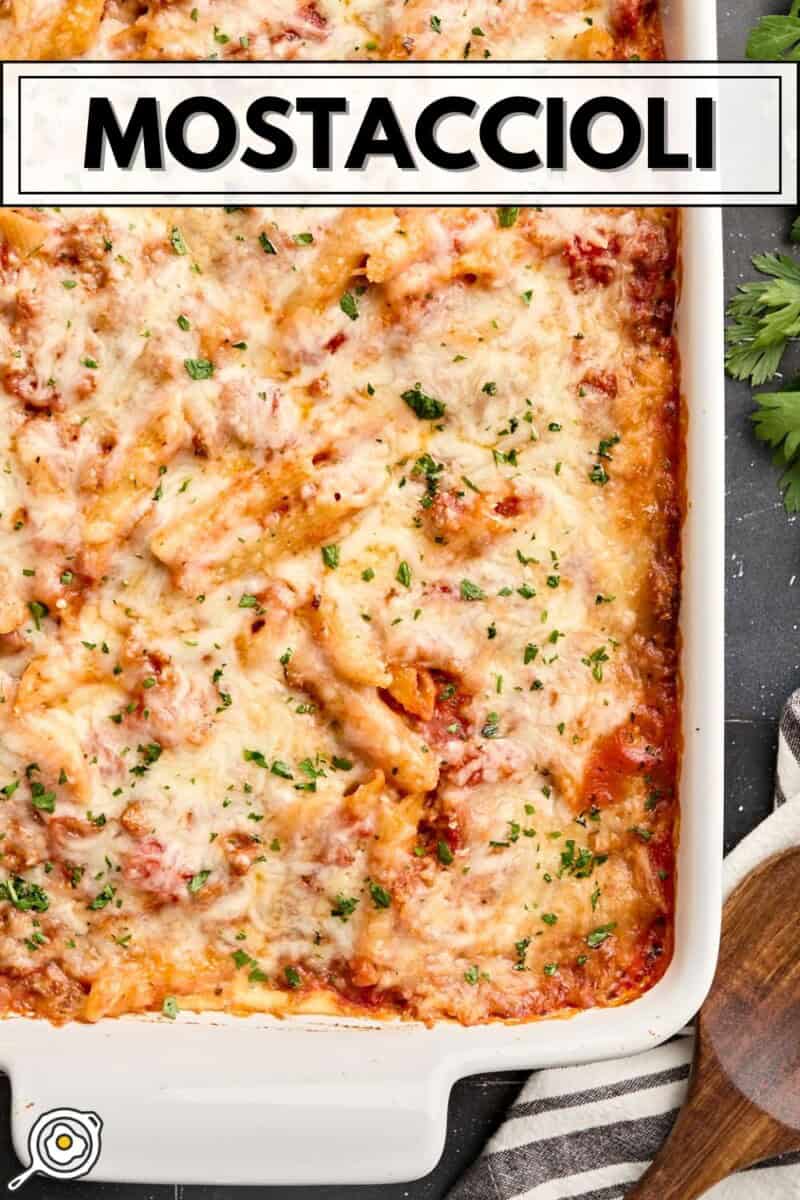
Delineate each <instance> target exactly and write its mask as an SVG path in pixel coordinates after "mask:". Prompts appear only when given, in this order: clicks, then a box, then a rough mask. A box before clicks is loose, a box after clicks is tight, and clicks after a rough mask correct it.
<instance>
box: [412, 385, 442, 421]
mask: <svg viewBox="0 0 800 1200" xmlns="http://www.w3.org/2000/svg"><path fill="white" fill-rule="evenodd" d="M402 399H403V400H405V402H406V404H407V405H408V407H409V408H410V409H411V411H412V412H413V413H414V414H415V416H417V417H419V419H420V420H421V421H438V420H439V418H440V417H443V416H444V414H445V406H444V404H443V403H442V401H441V400H437V399H435V397H433V396H429V395H428V393H427V392H423V390H422V385H421V384H419V383H415V384H414V386H413V388H411V389H409V391H407V392H403V393H402Z"/></svg>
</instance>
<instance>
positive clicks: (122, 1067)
mask: <svg viewBox="0 0 800 1200" xmlns="http://www.w3.org/2000/svg"><path fill="white" fill-rule="evenodd" d="M667 22H668V37H669V43H668V44H669V48H670V54H671V56H672V57H674V58H688V57H693V58H697V59H711V58H713V57H714V56H715V53H716V39H715V26H714V17H713V4H711V3H709V2H706V3H702V4H700V3H697V0H671V2H670V3H669V4H668V9H667ZM682 260H683V284H682V295H681V301H680V307H679V316H678V339H679V345H680V351H681V359H682V389H683V392H684V395H685V397H686V403H687V408H688V413H689V420H688V475H687V491H688V496H689V507H688V512H687V519H686V525H685V539H684V556H685V558H684V577H683V605H682V655H683V661H682V676H683V686H684V694H683V735H684V755H683V767H682V780H681V808H682V828H681V844H680V853H679V860H678V869H679V888H678V907H677V927H676V950H675V956H674V959H673V961H672V963H671V965H670V967H669V969H668V971H667V973H666V975H665V976H664V978H663V979H662V980H661V981H660V982H659V983H658V984H657V985H656V987H654V988H653V989H652V990H651V991H650V992H648V993H646V994H645V995H644V996H642V997H641V998H640V999H638V1000H635V1001H633V1002H632V1003H630V1004H628V1005H625V1006H623V1007H619V1008H613V1009H605V1010H596V1011H590V1012H586V1013H582V1014H579V1015H577V1016H575V1017H573V1018H571V1019H568V1020H547V1021H542V1022H538V1023H532V1024H528V1025H521V1026H505V1025H492V1026H485V1027H480V1028H472V1029H465V1028H461V1027H458V1026H451V1025H444V1024H443V1025H439V1026H437V1027H435V1028H433V1029H426V1028H423V1027H421V1026H419V1025H415V1024H410V1023H393V1024H387V1025H380V1026H379V1025H374V1024H371V1023H369V1022H365V1021H351V1022H342V1021H338V1020H334V1019H325V1018H318V1019H313V1020H312V1019H299V1018H298V1019H290V1020H287V1021H283V1022H280V1021H275V1020H271V1019H269V1018H266V1017H256V1018H250V1019H246V1020H245V1019H237V1018H226V1017H220V1016H217V1015H213V1016H209V1017H202V1018H201V1017H192V1016H191V1015H189V1014H184V1015H182V1016H181V1017H180V1018H179V1019H178V1020H177V1021H176V1022H168V1021H164V1020H163V1019H152V1020H151V1019H138V1018H132V1019H124V1020H119V1021H104V1022H101V1023H99V1024H98V1025H94V1026H80V1025H73V1026H68V1027H66V1028H63V1029H55V1028H53V1027H52V1026H50V1025H49V1024H48V1023H47V1022H36V1021H27V1020H23V1019H11V1020H8V1021H6V1022H3V1023H2V1025H1V1026H0V1062H1V1063H2V1065H3V1066H4V1067H5V1068H6V1069H7V1070H8V1071H9V1072H10V1075H11V1079H12V1092H13V1105H12V1125H13V1136H14V1144H15V1147H16V1149H17V1153H18V1154H19V1156H20V1158H22V1159H23V1161H25V1162H27V1149H26V1147H27V1135H28V1131H29V1130H30V1128H31V1126H32V1124H33V1122H34V1121H35V1120H36V1119H37V1117H39V1116H40V1115H41V1114H42V1113H45V1112H47V1111H48V1110H50V1109H54V1108H61V1107H64V1106H69V1107H74V1108H78V1109H83V1110H94V1111H95V1112H97V1113H98V1114H99V1115H100V1117H101V1118H102V1121H103V1144H102V1153H101V1155H100V1159H99V1162H98V1163H97V1166H96V1167H95V1169H94V1171H93V1172H92V1178H97V1179H107V1180H128V1181H141V1182H155V1181H164V1182H166V1181H174V1182H179V1183H207V1182H218V1183H231V1184H234V1183H235V1184H238V1183H251V1184H252V1183H274V1184H298V1183H336V1182H346V1183H378V1182H381V1183H387V1182H391V1181H396V1180H407V1179H411V1178H415V1177H417V1176H419V1175H421V1174H423V1173H425V1172H426V1171H428V1170H430V1169H431V1168H432V1167H433V1166H434V1165H435V1163H436V1161H437V1159H438V1158H439V1155H440V1154H441V1151H442V1147H443V1144H444V1137H445V1130H446V1115H447V1100H448V1095H449V1092H450V1088H451V1086H452V1084H453V1082H454V1081H455V1080H456V1079H458V1078H460V1077H461V1076H464V1075H468V1074H472V1073H474V1072H477V1071H488V1070H501V1069H512V1068H527V1067H541V1066H551V1065H557V1064H566V1063H579V1062H586V1061H589V1060H592V1059H599V1058H607V1057H611V1056H616V1055H623V1054H631V1053H635V1052H637V1051H640V1050H643V1049H645V1048H647V1047H650V1046H653V1045H655V1044H657V1043H658V1042H660V1041H662V1040H663V1039H664V1038H666V1037H668V1036H670V1034H672V1033H673V1032H674V1031H675V1030H677V1029H678V1028H679V1027H680V1026H681V1025H682V1024H683V1023H684V1022H685V1021H686V1020H687V1019H688V1018H690V1017H691V1016H692V1014H693V1013H694V1012H695V1010H696V1009H697V1008H698V1006H699V1005H700V1003H701V1001H702V1000H703V997H704V996H705V993H706V990H707V988H708V986H709V984H710V981H711V977H712V973H713V968H714V964H715V959H716V951H717V940H718V932H719V917H720V895H721V884H720V875H721V852H722V798H723V772H722V731H723V561H724V524H723V518H724V481H723V454H724V428H723V415H724V399H723V367H722V328H721V321H722V304H723V294H722V245H721V221H720V213H719V210H717V209H693V210H686V211H685V212H684V216H683V239H682Z"/></svg>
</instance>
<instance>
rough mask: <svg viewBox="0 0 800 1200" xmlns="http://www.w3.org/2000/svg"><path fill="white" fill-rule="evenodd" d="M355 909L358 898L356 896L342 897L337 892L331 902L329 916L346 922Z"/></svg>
mask: <svg viewBox="0 0 800 1200" xmlns="http://www.w3.org/2000/svg"><path fill="white" fill-rule="evenodd" d="M357 908H358V898H357V897H356V896H344V895H342V893H341V892H339V893H338V895H337V896H336V899H335V900H334V902H333V906H332V908H331V916H332V917H338V918H339V920H340V921H347V920H348V919H349V918H350V917H352V915H353V913H354V912H355V911H356V909H357Z"/></svg>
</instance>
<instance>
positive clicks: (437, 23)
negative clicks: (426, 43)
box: [431, 17, 442, 33]
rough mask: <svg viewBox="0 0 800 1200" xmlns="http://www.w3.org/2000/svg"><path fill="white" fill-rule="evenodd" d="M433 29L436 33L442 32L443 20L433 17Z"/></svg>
mask: <svg viewBox="0 0 800 1200" xmlns="http://www.w3.org/2000/svg"><path fill="white" fill-rule="evenodd" d="M431 29H432V30H433V32H434V33H441V32H442V18H441V17H431Z"/></svg>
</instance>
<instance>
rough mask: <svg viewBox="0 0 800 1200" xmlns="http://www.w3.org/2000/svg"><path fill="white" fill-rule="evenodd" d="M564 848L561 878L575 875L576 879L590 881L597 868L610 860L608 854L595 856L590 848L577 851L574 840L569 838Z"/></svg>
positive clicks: (585, 847) (560, 871)
mask: <svg viewBox="0 0 800 1200" xmlns="http://www.w3.org/2000/svg"><path fill="white" fill-rule="evenodd" d="M564 846H565V848H564V849H563V850H562V851H561V867H560V868H559V872H558V875H559V878H561V876H562V875H574V876H575V878H576V879H588V878H589V876H590V875H591V874H592V872H593V871H594V869H595V867H599V866H602V864H603V863H604V862H605V861H606V859H607V858H608V855H607V854H593V853H592V851H591V850H590V849H589V848H588V846H583V847H581V848H580V849H577V848H576V846H575V841H574V839H573V838H567V840H566V842H565V843H564Z"/></svg>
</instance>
